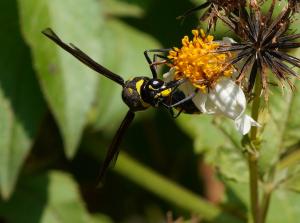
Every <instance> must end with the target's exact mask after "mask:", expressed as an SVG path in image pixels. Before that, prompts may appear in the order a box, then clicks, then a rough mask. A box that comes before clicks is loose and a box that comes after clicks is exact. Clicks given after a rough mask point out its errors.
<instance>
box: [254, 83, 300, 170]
mask: <svg viewBox="0 0 300 223" xmlns="http://www.w3.org/2000/svg"><path fill="white" fill-rule="evenodd" d="M295 86H296V88H297V89H299V88H300V82H299V81H296V82H295ZM272 90H273V92H272V95H271V96H270V104H269V109H268V110H265V111H264V112H263V114H264V115H263V116H262V118H261V120H263V121H261V123H263V122H264V123H266V124H265V126H264V129H263V134H262V144H261V149H260V158H259V167H260V172H261V173H262V174H264V173H265V172H266V171H268V169H269V168H270V167H271V166H273V165H275V163H276V162H278V160H279V156H280V155H281V154H283V153H286V152H287V154H288V151H289V150H290V149H293V147H295V146H297V144H299V139H300V117H299V115H298V113H299V109H300V93H299V91H298V90H297V91H295V92H292V91H291V90H289V89H285V92H284V94H282V92H281V90H280V89H279V88H275V89H272Z"/></svg>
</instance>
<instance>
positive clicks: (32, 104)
mask: <svg viewBox="0 0 300 223" xmlns="http://www.w3.org/2000/svg"><path fill="white" fill-rule="evenodd" d="M0 7H1V8H2V9H5V10H4V11H3V12H2V13H1V14H0V20H1V21H3V22H2V26H1V35H0V42H1V43H5V44H3V46H2V47H1V53H0V190H1V194H2V196H3V197H4V198H5V199H7V198H8V197H9V196H10V194H11V193H12V191H13V189H14V186H15V183H16V180H17V176H18V174H19V172H20V168H21V166H22V164H23V162H24V160H25V158H26V156H27V154H28V152H29V150H30V148H31V146H32V141H33V139H34V137H35V135H36V133H37V129H38V126H39V124H40V122H41V118H42V115H43V113H44V110H45V104H44V102H43V99H42V97H41V92H40V89H39V87H38V83H37V80H36V79H35V74H34V71H33V69H32V67H31V61H30V59H29V58H30V54H29V49H28V48H27V47H26V45H25V43H24V42H23V40H22V38H21V34H20V31H19V26H18V23H17V21H18V19H17V18H18V14H17V13H18V12H17V5H16V2H15V1H1V3H0Z"/></svg>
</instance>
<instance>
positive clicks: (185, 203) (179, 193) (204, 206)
mask: <svg viewBox="0 0 300 223" xmlns="http://www.w3.org/2000/svg"><path fill="white" fill-rule="evenodd" d="M114 170H115V171H116V172H118V173H119V174H121V175H123V176H125V177H126V178H128V179H130V180H131V181H133V182H135V183H136V184H138V185H140V186H142V188H145V189H146V190H149V191H150V192H152V193H154V194H156V195H158V196H159V197H161V198H162V199H164V200H167V201H169V202H171V203H173V204H175V205H177V206H178V207H181V208H183V209H185V210H187V211H188V212H190V213H194V214H198V215H199V216H200V217H201V218H203V219H206V220H208V221H211V222H218V223H228V222H232V223H239V222H242V221H241V220H240V219H238V218H236V217H233V216H231V215H229V214H228V213H226V212H223V211H222V209H221V208H219V207H217V206H215V205H213V204H211V203H209V202H207V201H206V200H204V199H202V198H201V197H200V196H199V195H197V194H194V193H193V192H191V191H189V190H187V189H185V188H183V187H181V186H179V185H178V184H177V183H175V182H173V181H171V180H169V179H167V178H165V177H163V176H161V175H159V174H157V173H156V172H154V171H153V170H151V169H149V168H148V167H146V166H144V165H142V164H141V163H138V162H137V161H135V160H133V159H132V158H131V157H129V156H128V155H126V154H125V153H123V152H121V153H120V155H119V157H118V162H117V163H116V166H115V168H114Z"/></svg>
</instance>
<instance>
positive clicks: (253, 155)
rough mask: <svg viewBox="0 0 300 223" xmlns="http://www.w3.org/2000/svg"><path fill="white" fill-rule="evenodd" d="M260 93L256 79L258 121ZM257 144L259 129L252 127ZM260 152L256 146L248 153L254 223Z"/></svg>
mask: <svg viewBox="0 0 300 223" xmlns="http://www.w3.org/2000/svg"><path fill="white" fill-rule="evenodd" d="M260 91H261V80H260V79H259V78H257V79H256V82H255V98H254V101H253V104H252V112H251V115H252V118H253V119H254V120H255V121H257V120H258V115H259V107H260V97H259V96H260ZM256 142H257V127H256V126H252V127H251V131H250V143H251V144H252V145H255V144H256ZM257 159H258V151H257V149H256V147H255V146H252V150H251V151H250V152H249V153H248V166H249V180H250V200H251V212H252V217H253V221H254V223H260V222H259V216H260V214H259V201H258V200H259V199H258V197H259V194H258V170H257Z"/></svg>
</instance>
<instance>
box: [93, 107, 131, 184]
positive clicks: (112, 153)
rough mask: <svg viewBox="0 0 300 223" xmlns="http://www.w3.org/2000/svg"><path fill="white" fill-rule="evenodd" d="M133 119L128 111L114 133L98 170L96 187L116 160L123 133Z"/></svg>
mask: <svg viewBox="0 0 300 223" xmlns="http://www.w3.org/2000/svg"><path fill="white" fill-rule="evenodd" d="M133 118H134V113H133V112H132V111H130V110H129V111H128V112H127V114H126V116H125V118H124V119H123V121H122V123H121V125H120V127H119V129H118V131H117V132H116V134H115V136H114V138H113V140H112V143H111V144H110V146H109V149H108V151H107V154H106V156H105V159H104V162H103V165H102V167H101V169H100V173H99V177H98V182H99V183H98V187H99V186H101V185H102V181H103V178H104V176H105V174H106V172H107V170H108V168H109V166H110V165H111V163H114V162H115V161H116V160H117V157H118V155H119V152H120V144H121V141H122V138H123V136H124V133H125V132H126V130H127V129H128V127H129V125H130V123H131V122H132V120H133Z"/></svg>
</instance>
